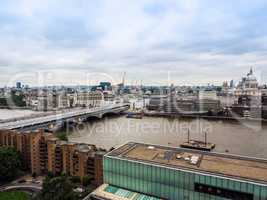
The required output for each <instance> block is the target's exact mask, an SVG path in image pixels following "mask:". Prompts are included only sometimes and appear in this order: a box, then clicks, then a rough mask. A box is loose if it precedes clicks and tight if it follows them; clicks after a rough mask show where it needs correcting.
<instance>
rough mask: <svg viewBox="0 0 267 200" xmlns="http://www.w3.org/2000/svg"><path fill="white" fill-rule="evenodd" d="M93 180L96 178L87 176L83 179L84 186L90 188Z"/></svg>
mask: <svg viewBox="0 0 267 200" xmlns="http://www.w3.org/2000/svg"><path fill="white" fill-rule="evenodd" d="M93 180H94V177H93V176H85V177H83V179H82V184H83V186H85V187H86V186H89V185H90V184H91V183H92V181H93Z"/></svg>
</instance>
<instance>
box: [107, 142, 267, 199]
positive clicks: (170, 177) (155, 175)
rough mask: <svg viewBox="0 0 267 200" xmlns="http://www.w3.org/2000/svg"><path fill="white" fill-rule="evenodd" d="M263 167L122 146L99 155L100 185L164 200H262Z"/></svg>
mask: <svg viewBox="0 0 267 200" xmlns="http://www.w3.org/2000/svg"><path fill="white" fill-rule="evenodd" d="M266 169H267V161H266V160H259V159H253V158H246V157H239V156H233V155H226V154H215V153H203V152H200V151H191V150H185V149H180V148H170V147H163V146H156V145H147V144H139V143H127V144H125V145H123V146H121V147H120V148H118V149H115V150H113V151H112V152H110V153H108V154H107V155H106V156H105V157H104V182H105V183H106V184H109V185H112V186H116V187H119V188H123V189H127V190H130V191H136V192H140V193H143V194H146V195H150V196H154V197H157V198H160V199H168V200H179V199H183V200H191V199H192V200H202V199H203V200H204V199H212V200H230V199H234V200H266V199H267V170H266Z"/></svg>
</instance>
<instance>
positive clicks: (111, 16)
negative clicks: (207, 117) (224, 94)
mask: <svg viewBox="0 0 267 200" xmlns="http://www.w3.org/2000/svg"><path fill="white" fill-rule="evenodd" d="M0 2H1V8H0V27H1V31H0V42H1V47H0V52H1V53H0V71H1V73H0V86H5V85H9V86H10V85H12V84H14V83H15V82H16V81H22V82H25V83H27V84H29V85H38V84H39V83H40V82H38V80H36V79H37V78H36V74H38V73H41V74H50V75H49V76H48V78H47V77H46V76H44V77H45V78H44V80H43V83H44V84H43V85H65V84H67V85H79V84H80V85H86V84H87V81H88V80H87V78H88V77H86V75H88V74H91V75H93V76H94V75H97V76H101V75H103V76H104V77H105V74H106V75H107V76H108V78H107V77H106V80H109V79H114V80H115V82H116V83H119V82H120V81H121V80H122V75H123V72H126V73H127V81H128V84H131V83H132V82H134V83H135V82H136V81H138V83H140V81H141V80H142V83H143V84H144V85H150V84H152V85H168V84H170V83H173V84H175V85H207V84H208V83H211V84H215V85H219V84H221V83H222V82H223V81H227V80H228V81H230V80H231V79H234V80H237V81H238V80H240V77H242V76H244V75H245V74H246V73H247V71H248V70H249V68H250V66H253V68H254V70H255V71H256V75H257V78H258V80H259V82H260V83H262V84H266V80H267V71H266V64H267V61H266V59H265V58H266V50H267V46H266V42H267V39H266V38H267V28H266V27H265V26H263V23H264V21H266V19H267V15H266V14H265V12H264V11H265V8H266V7H267V3H266V2H264V1H262V0H257V1H253V2H251V1H248V0H246V1H242V2H241V1H235V2H232V1H223V2H214V1H197V0H190V1H188V0H187V1H184V0H181V1H174V0H168V1H156V2H155V1H151V0H148V1H139V2H134V1H127V2H125V1H112V3H111V2H109V1H97V2H95V1H86V2H85V1H79V2H77V1H68V2H65V1H64V2H63V1H45V2H44V1H31V0H24V1H20V2H15V1H0ZM63 3H64V6H62V4H63ZM230 22H231V23H230ZM16 77H19V80H18V79H17V78H16ZM109 77H111V78H109ZM99 80H103V77H102V78H99ZM99 80H97V81H99ZM109 81H110V80H109ZM111 82H112V81H111ZM11 83H12V84H11Z"/></svg>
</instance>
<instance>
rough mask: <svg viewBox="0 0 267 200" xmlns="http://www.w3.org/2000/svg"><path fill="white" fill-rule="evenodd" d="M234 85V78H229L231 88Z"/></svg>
mask: <svg viewBox="0 0 267 200" xmlns="http://www.w3.org/2000/svg"><path fill="white" fill-rule="evenodd" d="M233 87H234V80H231V81H230V88H233Z"/></svg>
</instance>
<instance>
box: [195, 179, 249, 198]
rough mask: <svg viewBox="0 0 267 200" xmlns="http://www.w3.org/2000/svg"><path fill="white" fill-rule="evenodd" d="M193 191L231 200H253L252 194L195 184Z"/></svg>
mask: <svg viewBox="0 0 267 200" xmlns="http://www.w3.org/2000/svg"><path fill="white" fill-rule="evenodd" d="M195 191H196V192H200V193H205V194H210V195H214V196H219V197H224V198H228V199H233V200H253V194H250V193H244V192H238V191H234V190H228V189H223V188H218V187H214V186H209V185H205V184H201V183H195Z"/></svg>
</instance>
